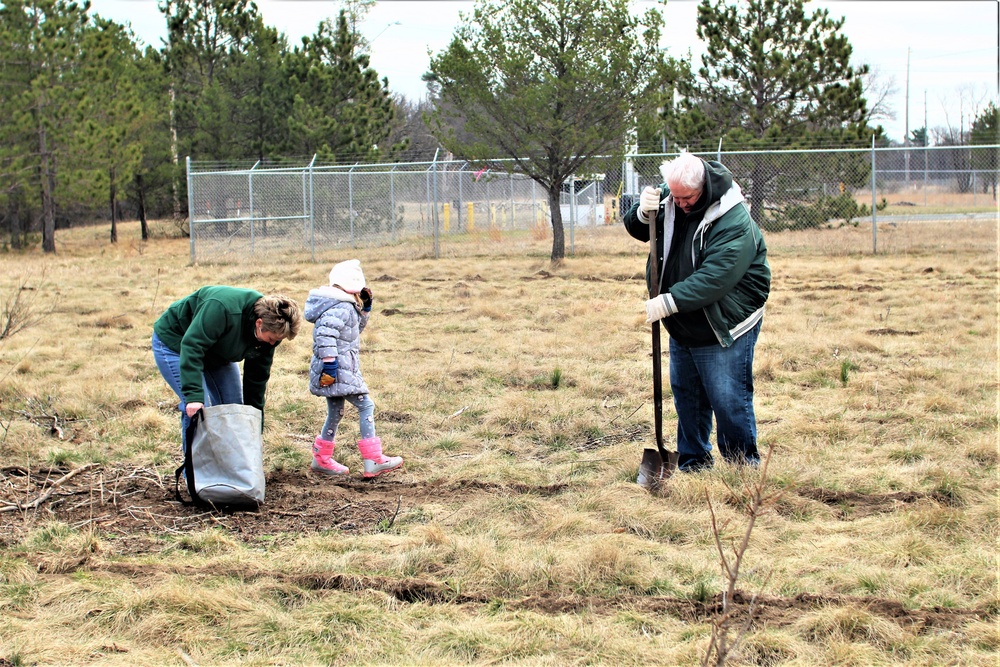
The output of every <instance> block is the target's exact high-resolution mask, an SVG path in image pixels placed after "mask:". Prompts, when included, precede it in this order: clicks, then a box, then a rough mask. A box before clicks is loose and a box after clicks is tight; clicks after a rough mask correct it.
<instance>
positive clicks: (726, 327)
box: [625, 161, 771, 347]
mask: <svg viewBox="0 0 1000 667" xmlns="http://www.w3.org/2000/svg"><path fill="white" fill-rule="evenodd" d="M705 169H706V178H705V192H704V194H703V197H702V199H700V200H699V202H701V203H702V204H703V208H702V209H701V210H702V211H703V215H702V218H701V221H700V223H697V224H698V228H697V230H696V231H695V234H694V242H693V244H692V245H691V247H690V248H685V249H683V250H684V251H686V252H690V253H691V258H692V263H693V265H694V271H693V273H691V274H690V275H688V276H686V277H684V278H683V279H681V280H679V281H678V282H676V283H674V284H673V285H665V284H663V283H664V281H663V280H662V277H663V276H664V275H666V273H667V267H666V266H665V264H666V263H665V262H664V260H663V258H664V257H666V256H667V252H665V251H664V248H666V249H668V250H669V248H670V240H671V238H672V236H673V231H674V216H675V212H676V209H675V206H674V200H673V198H672V197H671V196H670V190H669V188H668V187H667V185H666V184H665V183H664V184H661V185H660V190H661V194H660V201H661V202H662V203H663V205H662V206H661V208H660V210H659V213H658V214H657V216H656V226H657V241H658V244H657V245H658V246H659V253H658V257H659V259H660V261H659V264H660V277H661V279H660V281H659V283H660V284H659V287H660V294H663V295H664V301H665V302H666V304H667V311H668V312H669V313H670V314H671V315H673V314H676V313H689V312H692V311H696V310H699V309H700V310H703V311H704V312H705V315H706V317H707V318H708V322H709V324H710V325H711V327H712V330H713V331H714V332H715V337H716V339H717V340H718V341H719V344H720V345H722V346H723V347H729V346H730V345H732V344H733V340H734V339H736V338H739V337H740V336H741V335H743V334H744V333H746V332H747V331H749V330H750V329H751V328H753V327H754V326H755V325H756V324H757V323H758V322H759V321H760V320H761V318H762V317H763V316H764V303H765V302H766V301H767V297H768V294H769V293H770V289H771V267H770V266H769V265H768V263H767V246H766V245H765V243H764V237H763V235H762V234H761V231H760V228H759V227H758V226H757V223H755V222H754V221H753V219H751V217H750V212H749V210H748V208H747V206H746V203H745V202H744V200H743V193H742V192H741V191H740V188H739V186H738V185H736V184H735V183H733V175H732V174H731V173H730V171H729V170H728V169H726V167H724V166H723V165H722V164H720V163H718V162H715V161H706V162H705ZM638 209H639V205H638V203H636V204H635V205H633V206H632V208H631V209H630V210H629V212H628V213H626V214H625V229H626V230H627V231H628V233H629V234H630V235H631V236H632V237H633V238H635V239H638V240H639V241H643V242H648V241H649V224H648V223H647V222H646V221H645V220H643V219H641V218H640V217H639V216H638ZM690 216H691V214H688V217H690ZM650 266H651V263H650V261H649V260H648V259H647V260H646V285H647V288H649V289H651V285H652V282H651V280H650Z"/></svg>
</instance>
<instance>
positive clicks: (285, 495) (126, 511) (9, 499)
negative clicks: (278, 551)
mask: <svg viewBox="0 0 1000 667" xmlns="http://www.w3.org/2000/svg"><path fill="white" fill-rule="evenodd" d="M61 480H65V481H61ZM565 488H568V487H567V485H564V484H556V485H551V486H541V487H534V486H529V485H525V484H492V483H486V482H478V481H474V480H473V481H468V480H466V481H460V482H454V483H449V484H445V483H442V482H422V481H411V480H409V479H408V478H407V476H406V474H405V471H399V472H397V473H392V474H388V475H385V476H383V477H379V478H377V479H374V480H362V478H360V477H359V478H353V479H349V480H331V479H329V478H326V477H317V476H313V475H310V474H309V473H306V472H301V471H273V472H271V473H269V474H268V475H267V481H266V497H265V500H264V504H263V505H261V507H260V508H259V509H257V510H255V511H243V512H226V511H215V510H206V509H203V508H200V507H196V506H193V505H185V504H183V503H181V502H178V501H177V499H176V497H175V495H174V480H173V476H172V475H160V474H159V473H157V472H156V471H154V470H150V469H145V468H129V467H105V466H85V467H84V468H83V469H77V470H76V471H68V470H62V469H45V468H41V469H35V470H28V469H26V468H22V467H20V466H8V467H5V468H2V469H0V545H2V544H4V543H6V544H16V543H17V542H18V541H19V539H20V538H21V537H22V536H23V535H24V534H26V533H27V532H28V531H30V530H32V529H34V528H36V527H37V526H38V525H40V524H42V523H45V522H48V521H60V522H63V523H66V524H68V525H70V526H72V527H74V528H82V527H85V526H93V527H94V528H97V529H99V530H101V531H103V532H104V533H106V534H109V535H122V536H124V535H128V536H136V535H140V536H141V535H142V534H147V535H149V536H150V537H155V536H157V535H162V534H169V533H190V532H194V531H198V530H203V529H205V528H208V527H213V526H219V527H224V528H227V529H228V530H229V531H230V532H231V533H233V534H234V535H235V536H237V537H239V538H240V539H244V540H247V541H252V540H256V539H258V538H260V537H265V536H273V535H276V534H283V533H291V534H310V533H317V532H321V531H325V530H339V531H342V532H348V533H360V532H365V531H368V530H371V529H372V528H374V527H376V526H378V525H379V524H380V522H384V523H391V522H393V521H394V520H395V519H396V517H397V516H398V515H399V513H400V512H402V511H405V510H406V509H408V508H412V507H418V506H420V505H424V504H427V503H430V502H440V501H441V500H442V499H446V500H447V502H448V503H449V504H459V505H460V504H461V503H462V502H463V501H465V500H467V499H469V498H471V497H473V496H482V495H486V494H498V493H514V494H525V493H534V494H538V495H544V496H549V495H554V494H558V493H560V492H562V491H563V490H564V489H565ZM181 493H182V496H183V497H184V498H187V497H188V496H187V494H186V492H185V490H184V486H183V481H182V483H181ZM384 523H383V525H384ZM140 548H141V547H140Z"/></svg>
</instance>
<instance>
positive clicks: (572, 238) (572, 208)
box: [569, 174, 576, 255]
mask: <svg viewBox="0 0 1000 667" xmlns="http://www.w3.org/2000/svg"><path fill="white" fill-rule="evenodd" d="M575 232H576V175H575V174H570V177H569V254H570V255H575V254H576V234H575Z"/></svg>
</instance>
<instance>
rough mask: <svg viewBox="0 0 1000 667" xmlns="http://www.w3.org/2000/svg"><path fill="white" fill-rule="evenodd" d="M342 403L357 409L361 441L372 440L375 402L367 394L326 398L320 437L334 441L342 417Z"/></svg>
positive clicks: (373, 435)
mask: <svg viewBox="0 0 1000 667" xmlns="http://www.w3.org/2000/svg"><path fill="white" fill-rule="evenodd" d="M344 401H348V402H349V403H350V404H351V405H353V406H354V407H356V408H357V409H358V425H359V426H360V431H361V439H362V440H367V439H368V438H374V437H375V416H374V415H375V402H374V401H373V400H372V399H371V397H370V396H369V395H368V394H350V395H349V396H327V398H326V423H325V424H323V431H322V433H321V434H320V437H321V438H323V439H324V440H334V439H335V438H336V437H337V428H338V427H339V426H340V420H341V418H342V417H343V416H344Z"/></svg>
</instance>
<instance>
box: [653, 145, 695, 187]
mask: <svg viewBox="0 0 1000 667" xmlns="http://www.w3.org/2000/svg"><path fill="white" fill-rule="evenodd" d="M660 174H661V175H662V176H663V182H664V183H666V184H667V187H668V188H670V189H671V190H673V189H674V186H680V187H682V188H684V189H686V190H700V189H701V188H702V187H703V186H704V185H705V161H704V160H702V159H701V158H700V157H698V156H697V155H694V154H692V153H688V152H686V151H685V152H683V153H681V154H680V155H678V156H677V157H676V158H674V159H673V160H669V161H667V162H664V163H663V164H661V165H660Z"/></svg>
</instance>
